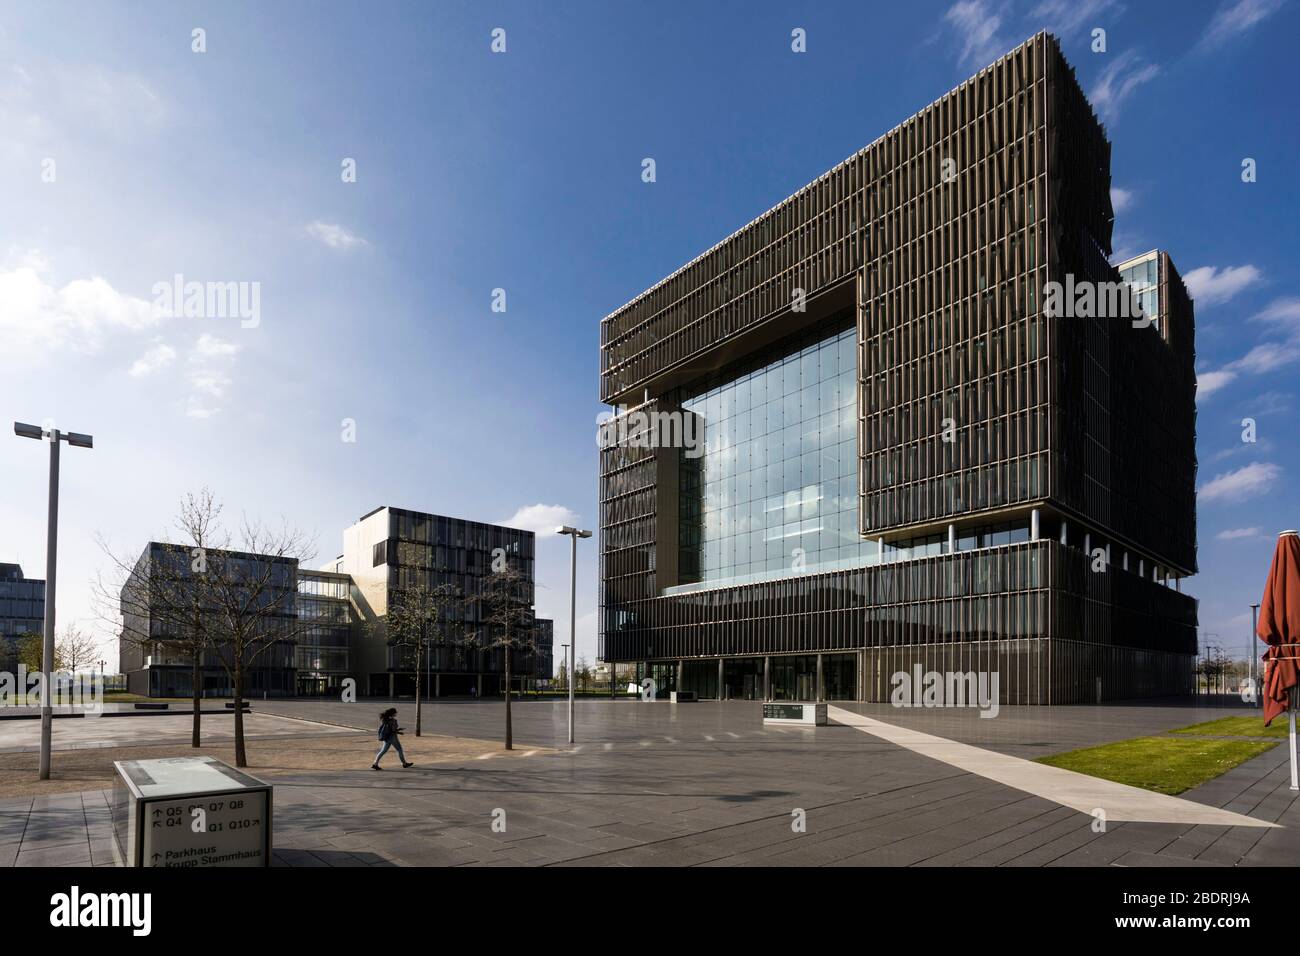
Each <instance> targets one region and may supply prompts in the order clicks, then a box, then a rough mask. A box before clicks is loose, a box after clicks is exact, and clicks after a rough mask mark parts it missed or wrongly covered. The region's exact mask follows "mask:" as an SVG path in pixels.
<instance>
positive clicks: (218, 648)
mask: <svg viewBox="0 0 1300 956" xmlns="http://www.w3.org/2000/svg"><path fill="white" fill-rule="evenodd" d="M204 559H205V562H206V567H207V569H208V570H206V571H198V570H196V569H195V565H194V560H193V555H192V552H191V549H189V548H187V547H184V546H181V545H175V544H164V543H161V542H158V541H151V542H149V544H147V545H146V546H145V548H144V551H143V552H142V553H141V554H140V558H139V559H138V560H137V561H136V564H135V567H134V568H133V569H132V571H131V574H130V576H129V577H128V578H127V580H126V581H125V582H124V583H123V586H122V590H121V613H122V632H121V635H120V637H119V641H118V669H119V670H120V671H121V672H122V674H123V675H124V676H125V677H126V684H127V690H128V691H130V692H131V693H132V694H141V695H144V696H148V697H189V696H191V695H192V694H193V686H194V660H193V654H192V652H191V651H190V648H192V647H194V646H195V645H197V644H198V643H199V642H198V641H197V640H196V639H190V640H188V641H187V640H186V635H188V634H195V633H199V631H200V629H202V630H203V632H204V633H206V634H207V635H209V639H208V641H207V645H206V647H205V649H203V650H202V652H201V653H200V655H199V657H200V659H199V680H200V681H201V682H202V694H203V696H204V697H229V696H230V695H231V694H233V693H234V686H233V682H232V679H231V675H230V670H229V667H228V664H229V662H230V654H231V650H230V647H229V645H227V644H225V643H223V641H222V638H221V634H222V632H223V625H222V620H223V617H224V615H225V614H226V613H227V612H228V611H229V609H230V607H231V606H232V605H233V604H236V603H243V602H245V601H246V602H247V603H248V604H250V605H251V604H253V603H257V604H261V605H265V606H266V607H268V608H273V609H274V610H272V611H270V612H269V613H266V614H263V615H259V624H260V625H262V626H264V627H265V628H266V629H267V633H268V636H267V641H268V642H269V643H268V645H267V646H266V647H265V649H259V650H258V652H257V653H256V655H255V656H254V655H251V654H250V655H249V656H248V660H247V663H246V666H247V669H246V672H245V684H244V693H245V695H246V696H248V697H264V696H265V697H289V696H292V695H293V694H294V693H295V692H296V690H297V682H296V679H295V659H294V657H295V641H296V638H297V633H298V631H299V626H298V611H297V589H298V559H297V558H289V557H283V556H274V555H263V554H249V553H247V552H242V551H220V550H215V549H213V550H211V551H208V552H207V553H206V555H205V556H204ZM204 574H208V575H211V577H206V578H205V577H204V576H203V575H204ZM218 576H219V577H220V580H221V582H222V583H221V584H214V583H212V581H213V579H214V578H216V577H218ZM210 588H211V589H218V588H219V589H222V590H224V591H225V592H226V593H227V594H235V595H237V594H238V593H239V590H240V589H241V588H242V589H243V590H245V591H246V592H247V595H248V596H247V597H246V598H244V599H240V598H239V597H237V596H236V597H234V598H233V599H227V600H221V599H218V598H214V597H213V596H212V593H211V591H210V590H209V589H210ZM193 608H198V609H199V611H198V614H199V617H200V618H201V619H202V624H199V625H196V624H195V623H194V619H193V618H192V617H191V615H192V614H193V610H192V609H193ZM180 641H186V643H185V644H184V646H182V645H181V644H179V643H178V642H180Z"/></svg>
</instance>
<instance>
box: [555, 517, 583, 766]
mask: <svg viewBox="0 0 1300 956" xmlns="http://www.w3.org/2000/svg"><path fill="white" fill-rule="evenodd" d="M555 533H556V534H567V535H569V537H571V538H572V539H573V549H572V555H573V558H572V561H571V562H570V564H569V743H573V678H574V674H573V658H574V656H575V655H576V654H577V647H578V611H577V604H578V539H579V538H590V537H591V532H590V531H579V530H578V529H577V528H570V527H569V526H568V525H567V524H566V525H561V526H560V527H558V528H556V529H555Z"/></svg>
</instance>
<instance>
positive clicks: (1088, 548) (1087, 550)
mask: <svg viewBox="0 0 1300 956" xmlns="http://www.w3.org/2000/svg"><path fill="white" fill-rule="evenodd" d="M1083 553H1084V554H1086V555H1087V556H1088V558H1089V560H1091V558H1092V535H1090V534H1086V533H1085V534H1084V536H1083Z"/></svg>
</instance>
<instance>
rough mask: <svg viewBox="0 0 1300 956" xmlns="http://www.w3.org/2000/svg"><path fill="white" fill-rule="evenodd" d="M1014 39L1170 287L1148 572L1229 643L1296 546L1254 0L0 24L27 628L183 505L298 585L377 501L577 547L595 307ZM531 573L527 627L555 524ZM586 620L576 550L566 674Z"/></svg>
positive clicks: (7, 294)
mask: <svg viewBox="0 0 1300 956" xmlns="http://www.w3.org/2000/svg"><path fill="white" fill-rule="evenodd" d="M498 27H499V28H503V29H504V30H505V31H506V32H505V37H506V52H505V53H493V52H492V51H491V49H490V43H491V32H492V30H493V29H494V28H498ZM1096 27H1100V28H1103V29H1104V30H1105V31H1106V47H1107V49H1106V52H1104V53H1094V52H1092V50H1091V49H1090V43H1091V31H1092V30H1093V29H1094V28H1096ZM195 28H201V29H203V30H204V31H205V36H204V38H205V40H206V52H203V53H196V52H193V50H192V44H193V34H192V31H193V30H194V29H195ZM795 28H802V29H804V30H805V31H806V35H807V52H806V53H802V54H796V53H793V52H792V51H791V31H792V30H793V29H795ZM1040 28H1048V29H1052V30H1053V31H1054V32H1056V33H1057V34H1058V35H1059V36H1060V37H1061V39H1062V43H1063V46H1064V49H1065V51H1066V55H1067V57H1069V59H1070V60H1071V62H1072V63H1074V65H1075V66H1076V69H1077V70H1078V73H1079V76H1080V79H1081V81H1082V83H1083V85H1084V88H1085V90H1087V91H1088V92H1089V95H1090V97H1091V98H1092V100H1093V102H1094V105H1095V106H1097V108H1098V110H1099V112H1100V114H1101V115H1102V118H1103V119H1104V121H1105V122H1106V124H1107V129H1108V132H1109V134H1110V137H1111V139H1112V142H1113V144H1114V151H1113V173H1114V185H1115V187H1116V190H1117V192H1116V205H1117V210H1118V212H1117V223H1116V233H1115V245H1116V249H1117V252H1118V253H1120V254H1130V253H1137V252H1142V251H1145V250H1147V249H1149V248H1152V247H1155V246H1162V247H1165V248H1168V249H1169V250H1170V252H1171V254H1172V255H1173V257H1174V261H1175V262H1176V264H1177V265H1178V267H1179V269H1180V270H1181V271H1182V272H1183V274H1184V276H1186V277H1188V279H1189V283H1190V284H1191V286H1192V288H1193V292H1194V294H1195V295H1196V298H1197V326H1198V327H1197V333H1198V362H1197V368H1198V373H1200V377H1201V383H1202V394H1201V398H1200V402H1199V426H1198V427H1199V454H1200V477H1199V484H1200V486H1201V488H1202V494H1201V500H1200V506H1199V508H1200V511H1199V520H1200V528H1199V535H1200V559H1201V569H1202V573H1201V574H1200V575H1198V576H1197V577H1196V578H1195V579H1193V580H1192V581H1190V582H1188V588H1187V589H1188V590H1190V591H1191V592H1192V593H1194V594H1196V595H1197V596H1198V597H1200V598H1201V600H1202V605H1201V621H1202V624H1203V625H1204V630H1205V631H1206V632H1207V633H1213V634H1217V635H1219V638H1218V639H1219V641H1220V642H1221V643H1222V644H1224V646H1225V647H1228V648H1230V649H1234V650H1235V649H1239V650H1238V653H1244V651H1245V646H1246V642H1247V639H1248V632H1249V611H1248V605H1249V603H1250V602H1252V601H1256V600H1258V598H1259V593H1260V590H1261V587H1262V582H1263V577H1264V575H1265V573H1266V571H1267V567H1268V561H1269V557H1270V555H1271V552H1272V541H1273V536H1274V535H1275V533H1276V532H1277V531H1278V530H1281V529H1282V528H1287V527H1296V526H1298V525H1300V515H1298V514H1297V508H1296V505H1295V502H1296V498H1297V491H1300V481H1298V479H1297V473H1298V472H1300V451H1298V450H1297V449H1298V447H1300V442H1298V441H1297V437H1296V436H1297V429H1296V425H1295V415H1296V409H1297V400H1298V397H1297V394H1296V393H1297V387H1296V385H1295V374H1296V370H1297V369H1298V368H1300V270H1297V267H1296V265H1295V259H1296V252H1297V250H1298V249H1300V235H1298V234H1297V230H1298V229H1300V226H1297V216H1296V213H1297V210H1300V185H1298V184H1297V177H1296V170H1295V162H1296V159H1295V157H1296V156H1297V155H1300V142H1297V140H1298V139H1300V132H1298V130H1300V123H1298V122H1297V119H1300V117H1298V116H1297V107H1296V105H1295V101H1294V97H1293V94H1294V91H1295V89H1297V87H1298V86H1300V84H1297V78H1296V76H1295V74H1296V71H1297V65H1296V64H1297V59H1296V57H1295V55H1294V44H1293V41H1294V38H1295V37H1296V36H1298V35H1300V12H1297V4H1295V3H1294V2H1290V3H1287V2H1280V0H1228V2H1224V3H1218V2H1207V3H1191V2H1176V3H1140V4H1139V3H1135V2H1129V3H1120V2H1117V0H1074V2H1065V0H1046V2H1044V0H1021V2H1007V3H997V2H994V0H965V2H959V3H956V4H953V3H951V2H946V3H936V4H928V3H920V2H913V3H907V4H897V5H885V4H875V3H872V4H863V3H829V2H818V3H752V2H750V3H740V2H735V3H714V4H699V3H684V2H683V3H671V2H656V3H620V4H602V3H595V2H592V3H546V4H543V3H514V4H511V3H488V2H484V3H442V2H438V3H431V2H421V3H374V4H351V3H347V4H345V3H321V4H316V3H312V4H308V3H291V2H277V3H274V4H255V3H222V4H215V3H213V4H207V3H184V2H170V3H145V2H141V3H130V4H128V3H95V4H92V3H88V2H87V3H75V4H74V3H60V2H47V3H41V4H21V5H20V4H10V3H6V4H4V5H3V6H0V130H3V131H4V132H3V136H2V137H0V210H3V215H2V216H0V343H3V344H2V345H0V383H2V384H0V396H2V397H3V403H2V404H3V408H4V413H5V418H6V419H15V420H26V421H36V422H41V421H45V420H51V419H52V420H53V421H54V422H55V423H57V424H58V425H59V427H62V428H65V429H70V430H73V431H83V432H91V433H93V434H94V435H95V439H96V448H95V449H94V450H93V451H89V452H88V451H84V450H81V449H72V450H68V451H65V454H64V469H63V497H62V514H61V519H62V524H61V529H62V530H61V535H60V549H61V550H60V558H61V560H60V568H61V576H60V582H61V583H60V588H59V595H58V597H59V600H58V605H59V615H60V620H61V621H62V622H67V621H70V620H77V621H80V622H81V623H82V624H83V625H84V626H87V627H100V628H102V625H99V624H97V623H96V622H94V621H93V620H92V618H93V613H92V610H91V607H90V601H89V590H90V589H89V582H90V580H91V579H92V578H93V577H94V576H95V575H96V573H97V572H98V571H99V570H100V569H101V566H102V565H103V563H104V562H103V560H102V557H101V552H100V550H99V547H98V545H97V544H96V543H95V539H96V536H97V535H102V536H103V537H104V538H105V539H106V540H107V541H108V542H109V543H110V544H111V545H112V546H113V547H115V548H117V549H120V550H136V549H138V548H139V547H141V546H142V545H143V544H144V542H145V541H146V540H148V539H149V538H151V537H156V536H158V535H160V534H163V533H164V532H166V530H167V528H168V525H169V522H170V519H171V516H172V515H173V513H174V511H175V504H176V502H177V500H178V499H179V497H180V496H181V495H182V494H183V493H184V492H186V491H188V490H192V489H196V488H198V487H201V486H203V485H208V486H210V487H211V488H212V489H213V490H214V491H215V492H216V493H217V494H218V496H219V497H221V498H222V499H224V501H225V503H226V506H227V509H228V511H229V512H231V513H234V514H238V513H239V512H246V513H248V514H249V515H250V516H256V517H261V518H263V519H267V520H272V521H275V520H278V519H279V517H280V516H281V515H283V516H284V518H285V519H286V520H288V521H289V522H291V523H292V524H294V525H297V526H299V527H302V528H304V529H306V530H308V531H309V532H314V533H315V534H316V535H317V540H318V554H317V558H316V563H319V562H320V561H322V560H325V559H327V558H328V557H331V556H332V555H333V554H335V553H337V552H338V550H339V549H340V547H341V531H342V529H343V528H344V527H346V526H347V525H348V524H351V523H352V522H353V521H355V520H356V518H357V517H359V516H360V515H361V514H363V513H365V512H367V511H369V510H370V509H372V508H374V507H377V506H379V505H381V504H391V505H396V506H402V507H409V508H415V509H421V510H428V511H434V512H438V513H443V514H451V515H459V516H464V517H470V518H475V519H479V520H488V521H501V520H507V519H513V520H514V521H515V523H517V524H524V525H527V526H532V527H535V528H536V529H537V530H543V529H547V528H549V527H551V526H553V525H554V524H555V523H556V520H557V519H564V520H567V521H571V522H576V523H581V524H582V525H583V526H585V527H594V526H595V525H596V523H597V521H598V514H597V507H596V497H597V478H596V445H595V423H596V417H597V415H598V414H599V413H600V412H601V410H602V406H601V405H600V404H599V401H598V383H597V375H598V367H599V360H598V324H599V320H600V318H601V317H602V316H604V315H606V314H607V313H609V312H610V311H612V310H613V309H615V308H617V307H618V306H620V305H621V304H623V303H624V302H626V301H627V300H628V299H630V298H632V297H633V296H635V295H636V294H637V293H639V292H640V291H642V290H643V289H644V288H646V287H647V286H649V285H651V284H652V283H654V282H655V281H656V280H658V279H659V278H662V277H663V276H664V275H666V274H668V273H670V272H671V271H673V270H674V269H676V268H677V267H678V266H680V265H681V264H682V263H684V262H686V261H688V260H689V259H691V258H693V257H695V256H696V255H697V254H698V253H700V252H701V251H703V250H704V249H706V248H708V247H709V246H711V245H712V244H713V243H715V242H716V241H718V240H719V239H720V238H722V237H723V236H725V235H726V234H728V233H730V232H731V231H732V230H734V229H736V228H738V227H739V226H741V225H743V224H745V223H746V222H748V221H749V220H751V219H752V218H754V217H755V216H756V215H758V214H760V213H761V212H763V211H765V210H766V209H768V208H770V207H771V206H772V205H774V204H775V203H777V202H779V201H780V200H781V199H783V198H784V197H785V196H787V195H789V194H790V193H792V192H793V191H794V190H796V189H798V188H799V187H800V186H802V185H803V184H805V183H806V182H808V181H809V180H811V179H813V178H815V177H816V176H817V175H818V174H820V173H821V172H823V171H825V170H826V169H828V168H829V167H831V166H833V165H834V164H836V163H838V162H839V161H840V160H842V159H844V158H845V157H846V156H848V155H850V154H851V153H853V152H854V151H855V150H857V149H859V148H861V147H862V146H864V145H866V144H867V143H869V142H871V141H872V140H873V139H875V138H876V137H877V136H879V135H880V134H881V133H883V132H885V131H886V130H888V129H890V128H891V127H893V126H895V125H896V124H897V123H899V122H900V121H901V120H903V119H905V118H906V117H907V116H909V115H911V114H912V113H914V112H916V111H917V110H918V109H920V108H922V107H924V106H925V105H926V104H928V103H929V102H931V101H932V100H934V99H936V98H937V97H939V96H941V95H942V94H943V93H945V92H947V91H948V90H949V89H951V88H952V87H954V86H956V85H957V84H958V83H960V82H961V81H962V80H963V79H965V78H966V77H967V76H969V75H971V74H973V73H974V72H976V71H977V70H978V69H979V68H980V67H982V66H983V65H985V64H986V63H988V62H990V61H992V60H993V59H995V58H996V57H997V56H999V55H1000V54H1001V53H1003V52H1005V51H1006V50H1008V49H1010V48H1011V47H1013V46H1015V45H1016V44H1018V43H1019V42H1021V41H1022V40H1024V39H1025V38H1026V37H1028V36H1030V35H1031V34H1032V33H1034V32H1035V31H1037V30H1038V29H1040ZM646 157H652V158H654V160H655V162H656V167H657V181H656V182H654V183H651V184H647V183H643V182H642V181H641V175H640V174H641V162H642V160H643V159H644V158H646ZM347 158H352V159H355V161H356V172H357V175H356V181H355V182H347V183H345V182H343V181H342V176H341V169H342V167H341V164H342V163H343V161H344V160H345V159H347ZM1246 158H1251V159H1254V160H1255V161H1256V164H1257V170H1258V173H1257V181H1256V182H1253V183H1243V182H1242V180H1241V164H1242V161H1243V159H1246ZM50 161H52V164H51V162H50ZM51 174H52V179H53V181H46V180H48V179H50V178H51ZM177 274H180V275H182V276H184V278H185V279H186V280H189V281H202V282H208V281H212V282H239V283H257V284H258V285H257V288H258V289H259V293H260V308H259V311H258V316H257V321H256V323H255V324H253V323H251V322H243V323H241V321H240V320H239V319H238V318H221V317H213V316H209V317H190V318H187V317H184V316H176V317H159V316H158V315H157V314H156V310H154V309H153V308H152V307H151V306H152V300H153V298H154V286H155V284H156V283H159V282H170V281H171V280H172V277H173V276H175V275H177ZM249 288H251V286H249ZM494 289H504V290H505V303H506V310H505V312H494V311H493V309H492V303H493V298H492V296H493V290H494ZM245 326H247V327H245ZM1152 414H1157V415H1158V414H1159V409H1158V408H1153V409H1152ZM1245 417H1252V418H1254V419H1255V420H1256V422H1257V429H1258V441H1257V442H1255V443H1244V442H1242V440H1241V433H1242V425H1241V421H1242V419H1243V418H1245ZM345 419H346V420H351V421H352V422H354V423H355V437H356V441H354V442H347V441H343V440H342V436H343V424H342V423H343V422H344V420H345ZM45 468H46V456H45V455H44V454H43V452H42V450H41V449H40V447H39V446H37V445H36V444H35V443H32V442H28V441H23V440H20V439H17V438H15V437H9V438H6V439H4V440H0V474H3V475H4V476H5V480H4V486H3V487H4V494H3V495H0V560H15V559H16V560H19V561H21V562H22V563H23V565H24V567H25V569H26V571H27V572H28V574H29V575H32V576H40V575H42V574H43V567H44V540H45V534H44V506H45ZM538 573H539V580H540V582H541V584H542V585H543V587H542V589H540V591H539V610H540V612H541V613H543V614H544V615H547V616H552V617H555V618H556V619H557V633H558V634H560V635H566V634H567V617H568V587H567V584H568V543H567V541H566V540H562V539H557V538H555V537H553V536H552V537H545V538H539V544H538ZM595 607H596V561H595V549H594V542H586V543H585V544H584V546H583V550H582V553H581V558H580V562H579V596H578V615H579V650H580V652H581V653H585V654H586V655H587V656H588V657H589V658H592V659H594V657H595ZM561 639H565V638H562V637H559V638H557V640H561ZM109 657H110V660H111V659H112V658H113V657H115V649H113V651H111V652H110V654H109Z"/></svg>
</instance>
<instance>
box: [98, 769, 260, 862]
mask: <svg viewBox="0 0 1300 956" xmlns="http://www.w3.org/2000/svg"><path fill="white" fill-rule="evenodd" d="M113 766H114V767H115V768H116V770H117V779H116V780H115V781H114V785H113V836H114V839H115V840H116V841H117V848H118V852H119V854H120V855H121V858H122V861H123V862H124V863H125V864H126V865H127V866H142V867H143V866H167V867H199V866H222V867H224V866H270V865H271V805H272V799H271V796H272V787H271V785H270V784H268V783H264V782H262V781H261V780H258V779H257V778H256V777H252V776H250V775H249V774H246V773H244V772H243V771H242V770H236V769H235V768H234V767H231V766H229V765H227V764H224V763H222V762H221V761H220V760H215V759H213V758H212V757H172V758H167V759H162V760H118V761H114V763H113Z"/></svg>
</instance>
